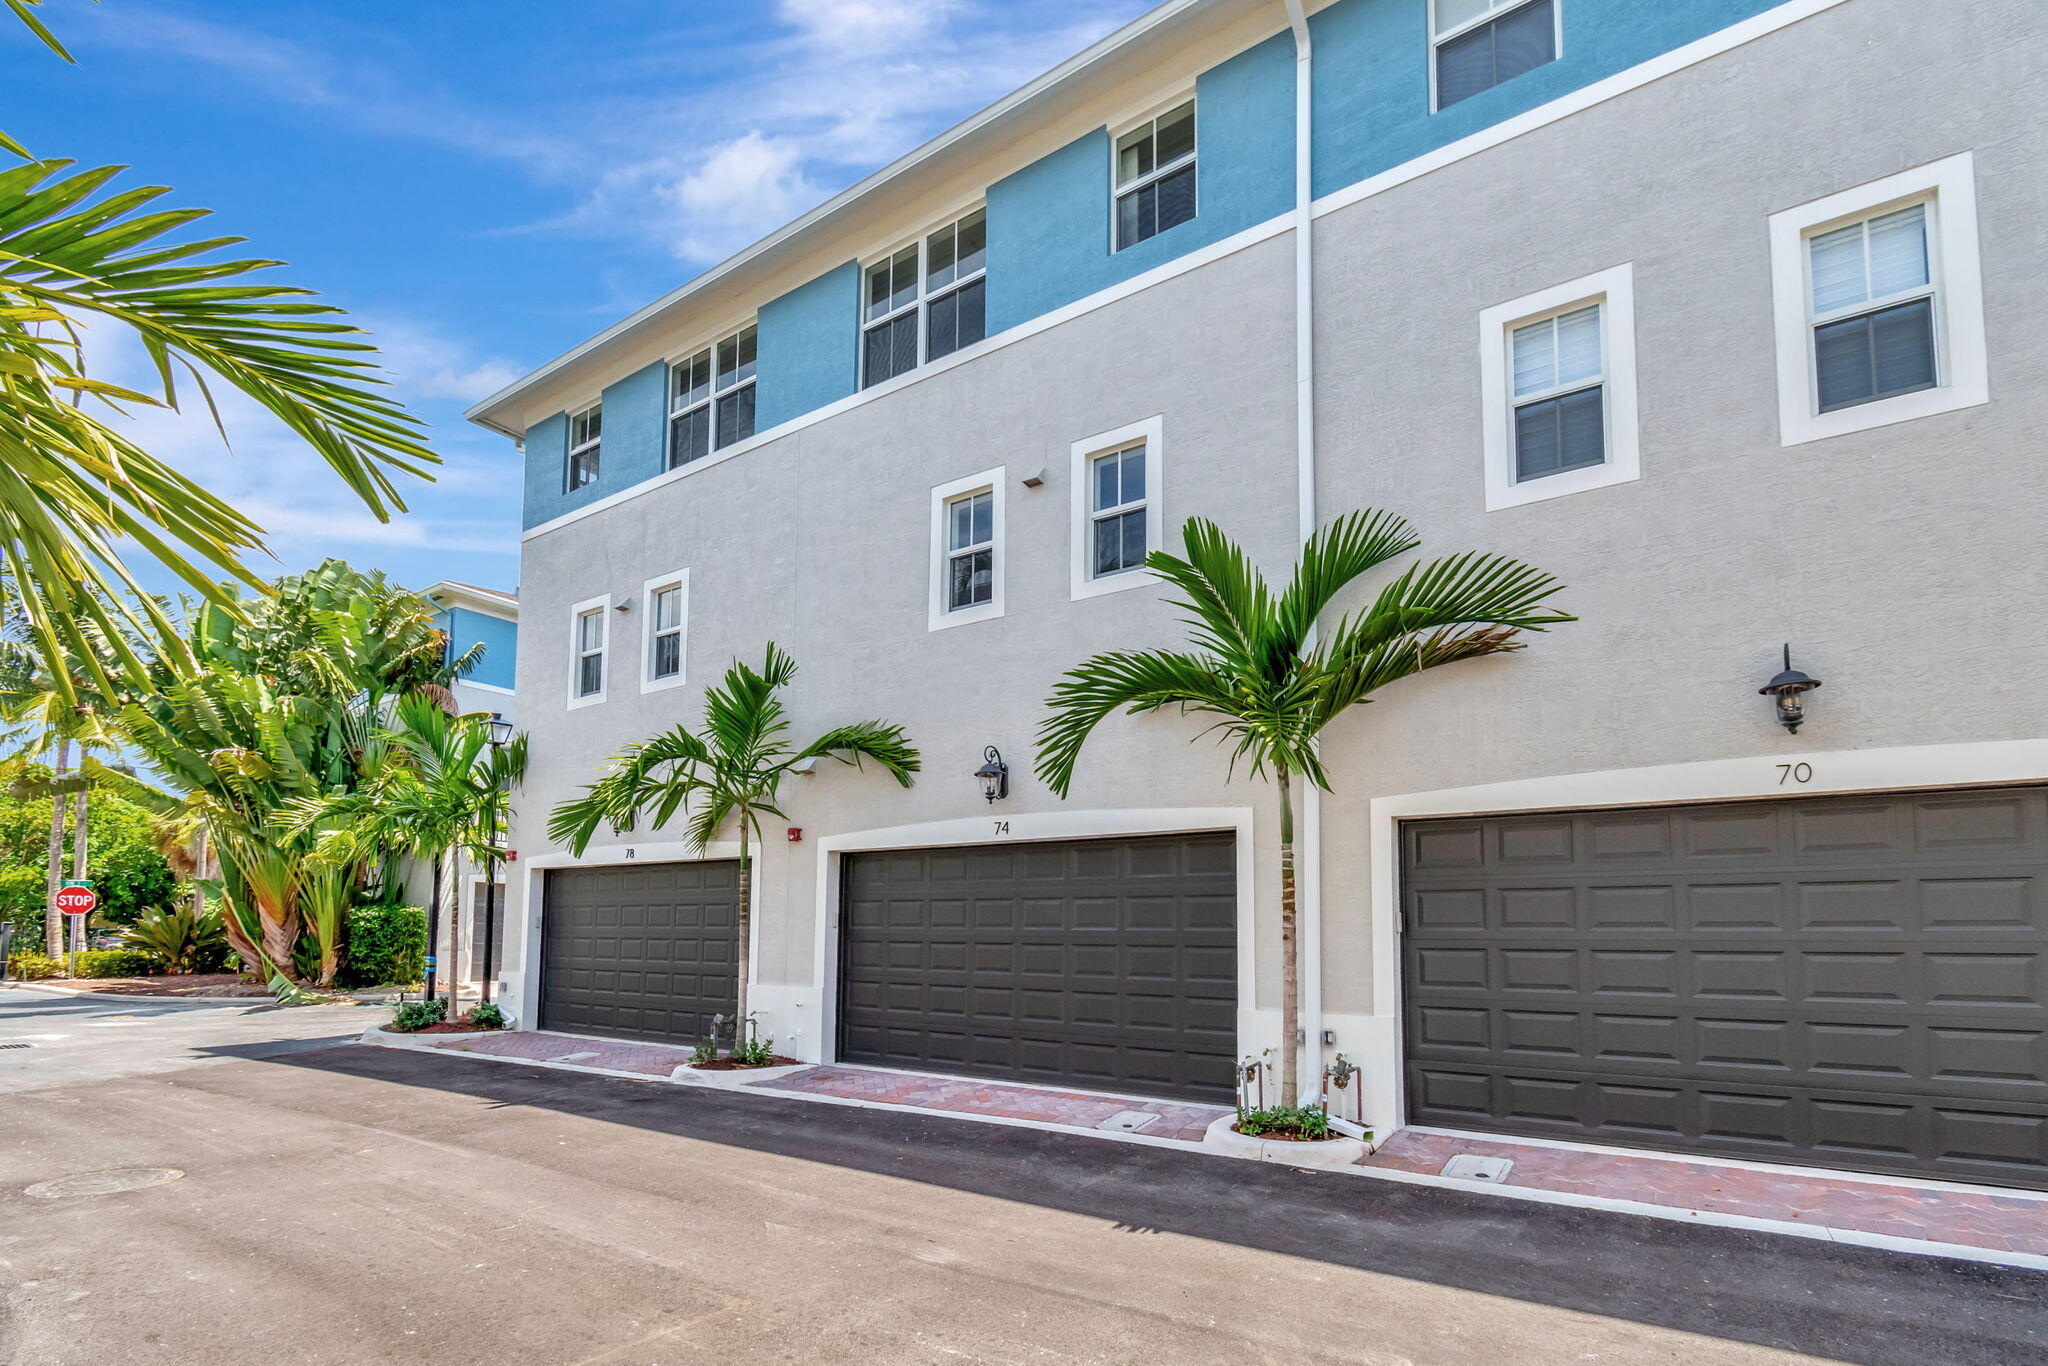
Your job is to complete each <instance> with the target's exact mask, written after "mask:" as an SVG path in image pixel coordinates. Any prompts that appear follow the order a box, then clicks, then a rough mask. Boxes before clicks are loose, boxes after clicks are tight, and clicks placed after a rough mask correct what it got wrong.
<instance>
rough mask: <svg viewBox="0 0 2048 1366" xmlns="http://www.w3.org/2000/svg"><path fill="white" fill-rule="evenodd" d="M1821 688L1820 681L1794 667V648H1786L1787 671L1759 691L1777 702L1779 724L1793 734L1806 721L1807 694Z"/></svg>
mask: <svg viewBox="0 0 2048 1366" xmlns="http://www.w3.org/2000/svg"><path fill="white" fill-rule="evenodd" d="M1819 686H1820V680H1819V679H1818V678H1813V677H1811V676H1809V675H1807V674H1803V673H1801V672H1799V670H1797V669H1795V668H1793V667H1792V647H1791V646H1790V645H1787V646H1786V647H1785V671H1784V672H1783V673H1781V674H1779V675H1778V676H1777V677H1776V678H1774V679H1772V680H1771V681H1770V682H1768V683H1766V684H1764V685H1763V686H1762V687H1761V688H1758V689H1757V691H1758V692H1760V693H1762V694H1763V695H1764V696H1765V697H1769V698H1772V699H1774V700H1775V701H1776V704H1777V708H1778V724H1779V725H1781V726H1783V727H1784V728H1785V729H1786V730H1788V731H1790V732H1791V733H1792V734H1794V735H1797V734H1798V733H1799V727H1800V724H1801V723H1802V722H1804V721H1805V720H1806V694H1807V693H1810V692H1812V691H1813V690H1814V689H1815V688H1818V687H1819Z"/></svg>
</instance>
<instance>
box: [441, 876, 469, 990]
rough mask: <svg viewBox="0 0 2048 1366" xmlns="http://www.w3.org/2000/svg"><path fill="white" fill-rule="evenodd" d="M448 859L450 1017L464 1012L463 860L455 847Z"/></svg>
mask: <svg viewBox="0 0 2048 1366" xmlns="http://www.w3.org/2000/svg"><path fill="white" fill-rule="evenodd" d="M443 857H445V858H446V859H447V860H448V893H449V896H448V1018H449V1019H451V1020H452V1019H454V1018H455V1017H456V1016H458V1015H460V1014H461V1013H462V902H463V899H464V898H463V895H462V860H461V858H460V857H459V856H458V855H457V854H456V852H455V850H454V849H452V848H451V849H450V850H449V851H448V852H447V854H445V855H444V856H443Z"/></svg>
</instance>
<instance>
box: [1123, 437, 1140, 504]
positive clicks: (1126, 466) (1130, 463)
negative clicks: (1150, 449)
mask: <svg viewBox="0 0 2048 1366" xmlns="http://www.w3.org/2000/svg"><path fill="white" fill-rule="evenodd" d="M1118 460H1119V462H1120V463H1121V465H1122V468H1123V486H1124V487H1123V493H1124V501H1125V502H1126V503H1136V502H1139V501H1140V500H1142V499H1143V498H1144V496H1145V448H1144V447H1143V446H1133V447H1131V449H1129V450H1127V451H1125V452H1124V453H1123V454H1122V455H1121V456H1119V457H1118Z"/></svg>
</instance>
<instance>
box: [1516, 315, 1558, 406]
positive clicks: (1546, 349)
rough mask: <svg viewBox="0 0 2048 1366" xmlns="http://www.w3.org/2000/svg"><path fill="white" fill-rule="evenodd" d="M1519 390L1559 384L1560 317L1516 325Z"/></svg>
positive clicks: (1538, 389)
mask: <svg viewBox="0 0 2048 1366" xmlns="http://www.w3.org/2000/svg"><path fill="white" fill-rule="evenodd" d="M1514 351H1515V393H1516V395H1517V396H1520V395H1522V394H1536V393H1541V392H1543V391H1544V390H1545V389H1555V388H1556V387H1557V319H1555V318H1545V319H1544V320H1543V321H1542V322H1540V323H1530V324H1529V325H1528V326H1527V327H1518V328H1516V329H1515V336H1514Z"/></svg>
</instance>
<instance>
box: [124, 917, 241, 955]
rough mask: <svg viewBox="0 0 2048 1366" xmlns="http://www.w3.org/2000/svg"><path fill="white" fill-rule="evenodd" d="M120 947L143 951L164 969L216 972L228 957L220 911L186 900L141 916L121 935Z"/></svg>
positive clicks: (225, 934)
mask: <svg viewBox="0 0 2048 1366" xmlns="http://www.w3.org/2000/svg"><path fill="white" fill-rule="evenodd" d="M121 945H122V947H123V948H126V949H131V950H133V951H135V952H137V953H146V954H148V955H149V956H150V957H151V958H152V959H154V960H155V961H156V962H157V963H159V964H160V965H162V967H163V969H164V971H166V972H218V971H219V970H220V969H221V968H222V967H223V966H224V965H225V964H226V963H227V959H228V936H227V931H226V930H224V929H222V928H221V923H220V913H219V912H218V911H214V910H208V911H207V912H205V913H204V914H203V915H202V914H199V913H197V912H195V911H194V910H193V909H192V907H191V905H190V904H189V903H187V904H184V905H179V906H172V907H170V908H168V909H166V910H161V911H154V912H151V913H149V914H147V915H144V916H143V917H142V918H141V919H139V920H137V921H136V922H135V923H134V924H133V925H131V926H129V927H128V930H127V932H126V933H124V934H123V935H122V936H121Z"/></svg>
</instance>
